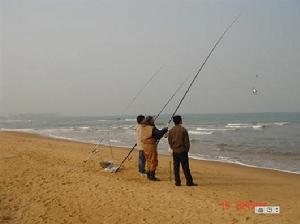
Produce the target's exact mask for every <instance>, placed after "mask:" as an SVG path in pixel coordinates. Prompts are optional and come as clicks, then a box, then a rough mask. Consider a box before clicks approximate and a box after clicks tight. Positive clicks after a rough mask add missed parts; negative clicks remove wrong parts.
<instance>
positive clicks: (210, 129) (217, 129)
mask: <svg viewBox="0 0 300 224" xmlns="http://www.w3.org/2000/svg"><path fill="white" fill-rule="evenodd" d="M196 130H197V131H228V130H231V129H228V128H201V127H199V128H196Z"/></svg>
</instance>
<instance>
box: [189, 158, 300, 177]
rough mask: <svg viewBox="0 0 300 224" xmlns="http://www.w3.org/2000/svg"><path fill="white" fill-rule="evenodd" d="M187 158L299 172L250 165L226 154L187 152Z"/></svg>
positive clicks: (297, 172) (295, 170)
mask: <svg viewBox="0 0 300 224" xmlns="http://www.w3.org/2000/svg"><path fill="white" fill-rule="evenodd" d="M189 158H191V159H195V160H205V161H215V162H223V163H231V164H237V165H241V166H246V167H253V168H262V169H268V170H276V171H281V172H286V173H294V174H300V170H299V169H293V170H286V169H277V168H272V167H265V166H258V165H251V164H248V163H247V162H241V161H239V160H238V159H233V158H230V157H226V156H217V157H216V158H212V157H211V156H209V155H202V154H189Z"/></svg>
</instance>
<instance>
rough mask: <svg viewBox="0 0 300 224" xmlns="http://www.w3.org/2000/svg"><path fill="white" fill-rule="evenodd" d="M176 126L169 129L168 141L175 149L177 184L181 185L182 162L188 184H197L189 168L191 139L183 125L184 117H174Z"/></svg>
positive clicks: (174, 161) (173, 149) (174, 159)
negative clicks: (180, 170)
mask: <svg viewBox="0 0 300 224" xmlns="http://www.w3.org/2000/svg"><path fill="white" fill-rule="evenodd" d="M173 122H174V124H175V126H174V127H173V128H172V129H171V130H170V131H169V134H168V142H169V145H170V148H171V149H172V151H173V166H174V175H175V185H176V186H180V185H181V180H180V175H179V169H180V164H181V166H182V169H183V172H184V176H185V179H186V185H187V186H197V184H195V183H194V182H193V177H192V175H191V172H190V168H189V157H188V152H189V150H190V139H189V134H188V132H187V130H186V129H185V128H184V127H182V126H181V124H182V118H181V116H179V115H176V116H174V117H173Z"/></svg>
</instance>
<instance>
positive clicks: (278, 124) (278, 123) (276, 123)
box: [273, 122, 289, 126]
mask: <svg viewBox="0 0 300 224" xmlns="http://www.w3.org/2000/svg"><path fill="white" fill-rule="evenodd" d="M273 124H274V125H277V126H284V125H288V124H289V122H274V123H273Z"/></svg>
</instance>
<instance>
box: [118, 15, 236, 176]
mask: <svg viewBox="0 0 300 224" xmlns="http://www.w3.org/2000/svg"><path fill="white" fill-rule="evenodd" d="M240 17H241V14H239V15H238V16H237V17H236V18H235V19H234V20H233V22H232V23H231V24H230V25H229V26H228V27H227V28H226V30H225V31H224V32H223V33H222V35H221V36H220V37H219V39H218V40H217V42H216V43H215V44H214V46H213V48H212V49H211V50H210V52H209V54H208V56H207V57H206V58H205V60H204V62H203V63H202V65H201V67H200V68H199V69H198V71H197V73H196V75H195V76H194V78H193V80H192V81H191V83H190V84H189V86H188V88H187V90H186V91H185V93H184V95H183V97H182V98H181V100H180V102H179V104H178V105H177V107H176V109H175V111H174V112H173V114H172V116H171V117H170V119H169V121H168V124H170V123H171V120H172V118H173V117H174V115H175V114H176V112H177V111H178V109H179V107H180V106H181V104H182V102H183V100H184V99H185V97H186V95H187V93H188V92H189V91H190V89H191V87H192V85H193V84H194V82H195V80H196V78H197V77H198V75H199V73H200V72H201V70H202V69H203V67H204V65H205V64H206V62H207V60H208V59H209V57H210V56H211V54H212V53H213V51H214V50H215V49H216V47H217V46H218V44H219V43H220V42H221V40H222V39H223V37H224V36H225V34H226V33H227V32H228V30H229V29H230V28H231V27H232V26H233V24H234V23H235V22H236V21H237V20H238V19H239V18H240ZM184 83H185V82H183V83H182V84H181V85H180V86H179V87H178V89H177V90H176V91H175V93H174V94H173V95H172V96H171V98H170V99H169V100H168V101H167V103H166V104H165V105H164V107H163V109H165V107H166V105H168V103H169V102H170V101H171V99H172V98H173V97H174V96H175V95H176V93H177V92H178V91H179V89H180V88H181V87H182V86H183V84H184ZM161 112H162V111H161ZM161 112H160V113H159V114H161ZM159 114H158V115H159ZM157 117H158V116H157ZM136 146H137V144H135V145H134V146H133V147H132V148H131V150H130V151H129V152H128V154H127V156H126V157H125V158H124V159H123V161H122V162H121V164H120V165H119V166H118V168H117V169H116V170H115V172H117V171H118V170H119V169H120V168H121V166H122V165H123V163H124V162H125V161H126V159H127V158H128V157H129V156H130V154H131V153H132V151H133V150H134V148H135V147H136Z"/></svg>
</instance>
